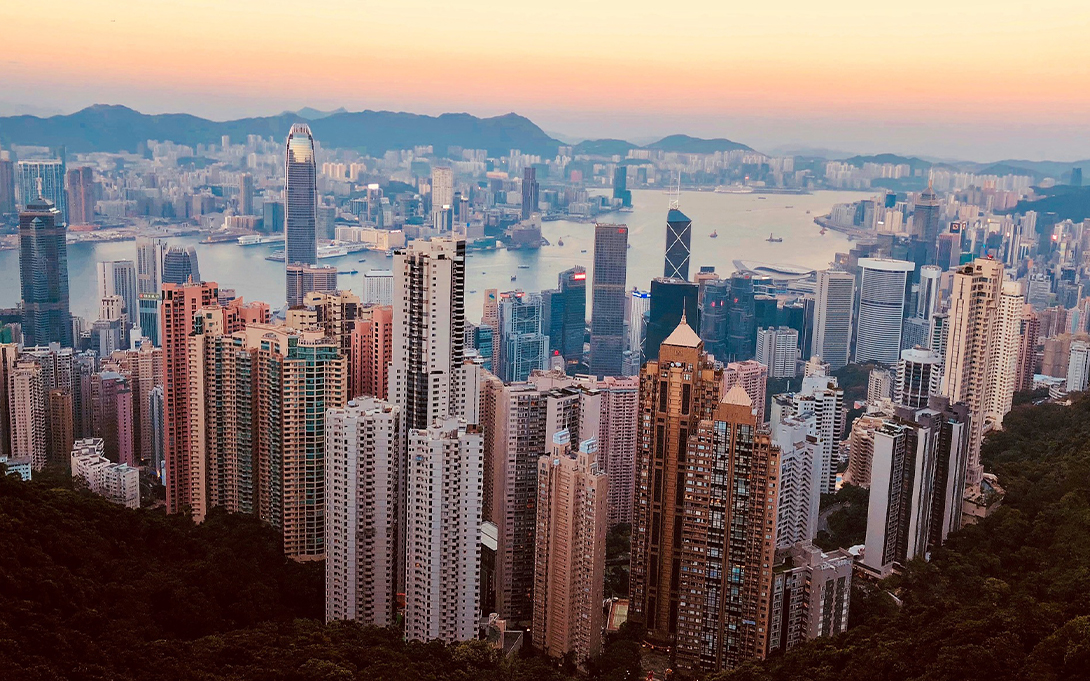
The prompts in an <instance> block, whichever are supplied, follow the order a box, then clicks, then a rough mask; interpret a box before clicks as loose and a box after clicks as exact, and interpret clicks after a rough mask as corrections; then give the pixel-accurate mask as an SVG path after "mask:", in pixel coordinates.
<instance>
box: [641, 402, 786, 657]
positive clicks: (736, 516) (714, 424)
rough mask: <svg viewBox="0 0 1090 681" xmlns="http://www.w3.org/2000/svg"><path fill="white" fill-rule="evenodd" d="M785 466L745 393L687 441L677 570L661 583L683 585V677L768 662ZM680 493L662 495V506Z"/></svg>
mask: <svg viewBox="0 0 1090 681" xmlns="http://www.w3.org/2000/svg"><path fill="white" fill-rule="evenodd" d="M779 459H780V451H779V448H777V447H775V446H773V444H772V440H771V437H770V436H769V434H768V432H767V431H761V430H758V428H757V420H756V417H755V416H754V414H753V405H752V403H751V402H750V399H749V396H748V395H747V394H746V392H745V390H743V389H742V386H740V385H736V386H734V387H733V388H731V390H730V392H728V393H727V394H726V395H725V396H724V397H723V401H722V402H721V403H720V404H718V405H717V406H716V408H715V413H714V416H713V417H712V418H710V419H708V418H705V419H701V420H700V422H699V423H698V424H697V429H696V432H695V433H693V436H692V438H691V439H690V441H689V445H688V453H687V455H686V461H685V463H684V464H682V465H681V467H680V468H681V473H680V475H681V476H683V477H682V479H683V480H684V490H685V505H684V514H683V517H682V522H681V542H680V545H681V551H679V552H677V553H676V554H675V556H678V555H679V554H680V559H681V560H680V566H679V567H680V570H677V571H676V572H675V570H674V569H671V568H672V565H670V564H669V563H667V564H664V565H663V566H662V567H663V570H662V572H663V573H665V574H663V577H664V578H666V576H667V575H669V578H671V579H672V578H673V575H674V574H677V575H678V576H679V580H678V581H679V584H680V586H679V588H678V603H677V606H676V620H677V623H676V626H677V661H678V665H679V666H681V667H683V668H687V669H692V670H703V671H709V672H711V671H718V670H720V669H733V668H735V667H737V666H739V665H741V664H742V663H743V662H745V661H747V660H760V659H764V656H765V654H766V651H767V648H768V632H769V607H768V603H769V594H770V593H771V591H772V565H773V563H774V559H775V552H776V503H775V501H776V498H777V496H778V495H777V483H776V480H777V478H778V477H779V475H778V474H779ZM677 489H679V490H680V489H682V482H681V480H679V481H678V487H677ZM673 491H674V490H673V489H667V490H664V492H665V494H664V496H673V495H671V494H670V492H673ZM664 520H665V518H664ZM664 525H665V523H664ZM676 527H677V525H676V524H675V528H676ZM663 529H664V531H668V530H666V528H665V527H664V528H663ZM675 531H676V529H675ZM675 541H676V539H675ZM674 564H675V565H676V564H677V563H674Z"/></svg>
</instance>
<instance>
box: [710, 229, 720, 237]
mask: <svg viewBox="0 0 1090 681" xmlns="http://www.w3.org/2000/svg"><path fill="white" fill-rule="evenodd" d="M708 236H709V237H710V238H712V239H718V238H719V232H717V231H715V230H712V233H711V234H709V235H708Z"/></svg>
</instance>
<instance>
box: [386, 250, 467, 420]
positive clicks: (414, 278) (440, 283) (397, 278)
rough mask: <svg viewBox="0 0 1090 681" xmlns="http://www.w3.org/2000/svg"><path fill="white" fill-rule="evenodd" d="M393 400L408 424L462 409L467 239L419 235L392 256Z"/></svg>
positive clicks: (464, 388) (442, 416) (459, 412)
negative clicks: (425, 237) (421, 237)
mask: <svg viewBox="0 0 1090 681" xmlns="http://www.w3.org/2000/svg"><path fill="white" fill-rule="evenodd" d="M393 324H394V326H393V338H394V349H393V361H392V362H391V365H390V380H389V386H390V393H391V395H393V398H392V400H391V401H392V402H393V403H394V404H396V405H398V406H399V407H401V409H402V412H403V418H404V420H405V425H406V427H407V428H427V427H428V426H429V425H430V424H431V423H432V422H434V421H435V420H436V419H440V420H442V419H446V418H447V417H449V416H452V415H453V416H461V415H463V414H464V411H463V410H464V408H465V406H466V404H465V391H466V386H465V367H464V366H463V358H464V344H465V242H464V241H460V240H455V239H449V238H434V239H429V240H426V241H425V240H421V239H418V240H416V241H413V242H411V243H410V244H409V246H408V247H407V248H406V249H405V250H403V251H398V252H397V254H396V255H395V256H394V320H393Z"/></svg>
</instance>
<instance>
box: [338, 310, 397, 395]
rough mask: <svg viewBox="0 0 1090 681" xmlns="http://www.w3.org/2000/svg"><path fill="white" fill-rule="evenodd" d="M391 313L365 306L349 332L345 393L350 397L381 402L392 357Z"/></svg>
mask: <svg viewBox="0 0 1090 681" xmlns="http://www.w3.org/2000/svg"><path fill="white" fill-rule="evenodd" d="M393 329H394V309H393V308H392V307H390V306H387V305H366V306H364V307H363V308H361V309H360V313H359V317H358V318H357V319H356V321H355V324H354V326H353V328H352V334H351V340H350V348H349V355H348V390H349V394H350V395H352V396H353V397H359V396H361V395H369V396H373V397H377V398H379V399H381V400H385V399H386V397H387V395H388V394H389V393H388V383H387V381H388V380H389V375H390V361H391V359H392V354H393V347H394V342H393Z"/></svg>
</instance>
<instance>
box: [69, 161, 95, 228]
mask: <svg viewBox="0 0 1090 681" xmlns="http://www.w3.org/2000/svg"><path fill="white" fill-rule="evenodd" d="M67 184H68V224H70V225H91V224H94V222H95V181H94V176H93V175H92V173H91V169H90V168H88V167H87V166H83V167H81V168H72V169H71V170H69V171H68V176H67Z"/></svg>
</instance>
